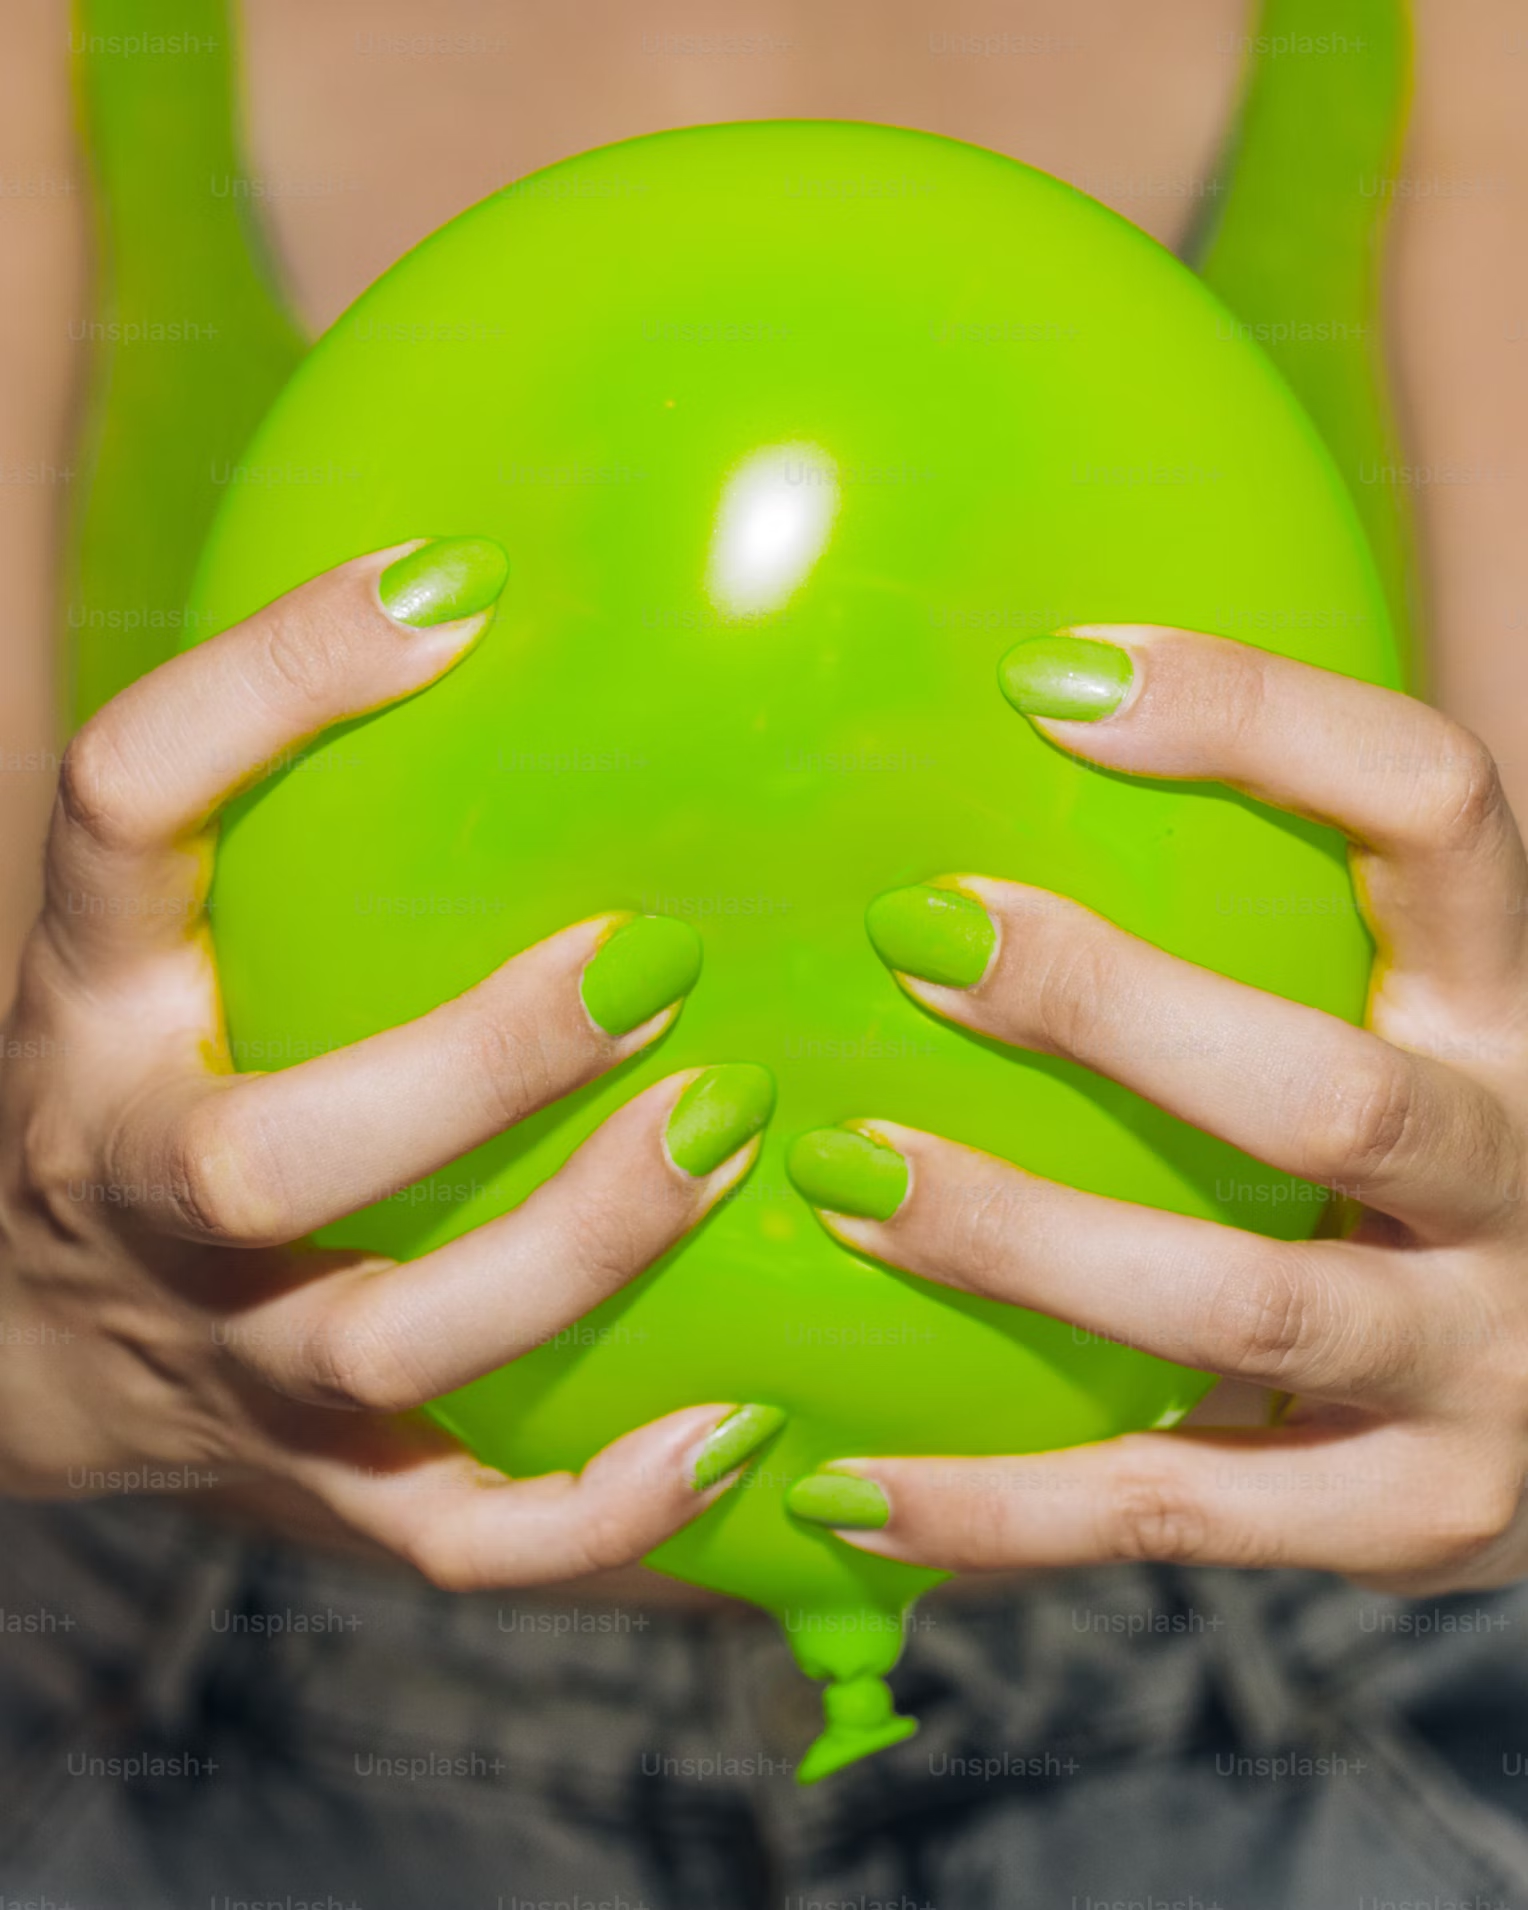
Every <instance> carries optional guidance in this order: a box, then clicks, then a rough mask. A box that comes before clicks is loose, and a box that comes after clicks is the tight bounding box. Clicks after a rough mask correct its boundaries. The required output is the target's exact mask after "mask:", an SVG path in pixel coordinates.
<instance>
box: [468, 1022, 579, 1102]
mask: <svg viewBox="0 0 1528 1910" xmlns="http://www.w3.org/2000/svg"><path fill="white" fill-rule="evenodd" d="M461 1046H462V1059H463V1062H464V1064H465V1067H466V1073H467V1079H468V1080H470V1081H472V1082H474V1083H475V1084H476V1090H477V1092H478V1094H479V1095H480V1096H481V1098H482V1104H483V1110H484V1113H485V1115H486V1117H487V1118H488V1119H489V1120H490V1121H491V1122H492V1123H493V1125H494V1126H495V1128H505V1127H510V1126H512V1125H513V1124H514V1123H515V1122H516V1121H520V1120H523V1119H524V1118H525V1116H526V1115H527V1114H529V1113H532V1112H534V1111H535V1109H537V1108H540V1107H544V1106H545V1105H546V1103H547V1102H548V1101H551V1100H555V1099H556V1097H557V1094H558V1092H559V1083H558V1080H557V1072H556V1065H555V1054H554V1049H553V1044H552V1043H551V1041H550V1040H549V1039H548V1036H547V1034H546V1032H545V1031H544V1030H538V1029H532V1030H527V1029H526V1028H524V1027H521V1026H516V1025H514V1024H513V1023H510V1022H507V1021H505V1020H504V1019H503V1018H502V1016H501V1015H498V1014H495V1013H494V1011H493V1010H492V1009H491V1008H489V1007H487V1006H476V1007H474V1009H473V1011H472V1012H471V1013H470V1015H469V1016H468V1017H467V1019H466V1023H465V1027H464V1030H463V1033H462V1040H461Z"/></svg>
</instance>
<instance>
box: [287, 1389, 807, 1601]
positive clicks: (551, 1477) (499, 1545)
mask: <svg viewBox="0 0 1528 1910" xmlns="http://www.w3.org/2000/svg"><path fill="white" fill-rule="evenodd" d="M736 1411H737V1409H736V1408H735V1407H732V1406H726V1405H707V1406H688V1407H685V1408H684V1409H683V1410H682V1411H680V1412H675V1413H670V1414H668V1415H667V1416H666V1417H665V1418H663V1419H657V1420H654V1421H653V1422H652V1423H651V1424H650V1425H646V1426H642V1427H639V1428H638V1429H637V1430H636V1431H635V1432H631V1433H627V1434H626V1435H625V1437H624V1438H621V1439H618V1440H616V1441H615V1442H614V1444H612V1445H609V1446H606V1447H605V1448H604V1450H603V1451H602V1452H599V1453H597V1454H596V1455H595V1457H594V1458H593V1459H591V1460H590V1462H589V1463H588V1465H586V1466H585V1467H584V1469H583V1471H582V1472H580V1473H577V1474H574V1473H568V1472H558V1473H550V1474H545V1475H542V1476H540V1477H537V1478H532V1479H507V1478H505V1477H504V1475H503V1474H502V1473H499V1472H496V1471H494V1470H493V1469H492V1468H491V1467H488V1466H481V1465H479V1464H478V1463H477V1462H476V1461H475V1460H474V1459H473V1458H472V1457H471V1456H470V1454H467V1453H464V1452H463V1451H462V1450H461V1448H460V1447H458V1446H457V1445H456V1444H455V1442H454V1441H447V1440H446V1439H445V1437H444V1435H441V1436H440V1437H438V1438H436V1437H433V1436H430V1435H429V1434H428V1433H427V1432H426V1431H425V1429H420V1430H419V1432H418V1434H417V1435H413V1434H411V1436H410V1437H409V1439H408V1441H407V1443H403V1442H402V1441H401V1440H400V1439H399V1437H398V1435H397V1433H396V1431H395V1429H394V1428H392V1427H386V1426H379V1425H377V1424H376V1423H374V1422H360V1421H350V1422H341V1423H340V1425H339V1426H338V1427H336V1428H335V1430H334V1432H333V1434H332V1435H331V1437H330V1440H329V1449H328V1450H323V1451H306V1452H299V1453H294V1454H293V1455H292V1458H291V1461H290V1464H289V1471H290V1475H291V1476H292V1477H293V1478H294V1479H295V1480H296V1481H297V1483H299V1484H300V1485H302V1486H303V1487H305V1488H306V1489H307V1490H308V1491H310V1492H312V1493H313V1494H314V1495H315V1497H317V1498H318V1499H319V1500H320V1501H321V1503H322V1504H323V1505H324V1506H325V1507H326V1508H327V1509H328V1510H329V1511H330V1512H332V1513H333V1514H334V1515H335V1516H336V1517H338V1518H339V1519H341V1520H342V1521H343V1522H344V1523H345V1524H346V1525H347V1526H349V1527H350V1528H351V1529H353V1530H354V1531H356V1532H358V1533H359V1534H361V1535H362V1536H363V1537H364V1538H366V1539H369V1540H371V1541H372V1542H374V1543H376V1544H379V1545H381V1546H383V1547H385V1548H386V1550H387V1551H389V1552H391V1553H392V1554H394V1555H395V1556H397V1557H399V1558H402V1559H404V1560H406V1561H407V1562H408V1563H410V1564H412V1565H413V1566H415V1567H416V1568H417V1569H418V1570H419V1571H421V1572H422V1573H423V1574H424V1575H425V1577H426V1578H428V1579H430V1580H432V1581H433V1583H435V1584H436V1585H439V1586H441V1587H442V1588H444V1589H445V1590H447V1591H457V1592H470V1591H486V1590H491V1589H492V1588H494V1587H496V1586H510V1585H547V1584H555V1583H558V1582H561V1581H564V1580H568V1579H575V1578H582V1577H585V1576H587V1575H588V1574H590V1573H594V1572H604V1571H612V1570H614V1569H616V1568H617V1567H619V1566H622V1565H633V1564H635V1563H636V1562H637V1561H638V1560H639V1559H641V1558H643V1557H644V1556H645V1555H646V1554H647V1553H648V1552H650V1551H652V1549H653V1548H654V1546H657V1545H660V1544H662V1542H663V1541H664V1540H665V1539H666V1538H669V1537H670V1536H671V1535H672V1534H673V1533H675V1532H677V1531H679V1530H680V1529H681V1528H682V1527H683V1526H686V1525H688V1524H689V1522H690V1521H691V1520H692V1519H695V1518H698V1517H699V1515H700V1514H701V1513H702V1512H704V1511H706V1510H707V1509H708V1508H709V1507H710V1506H712V1505H714V1504H715V1503H716V1501H717V1499H718V1498H720V1497H721V1496H722V1494H723V1493H725V1492H726V1491H727V1490H728V1489H729V1488H730V1487H731V1486H732V1485H734V1484H735V1483H736V1482H737V1479H738V1477H739V1476H740V1475H739V1469H740V1468H741V1467H743V1466H745V1465H746V1463H747V1461H748V1459H749V1458H750V1457H751V1456H752V1454H753V1452H755V1451H757V1450H758V1447H759V1445H760V1444H762V1439H755V1440H754V1442H753V1444H752V1445H751V1446H747V1445H745V1446H744V1449H743V1450H742V1451H740V1452H739V1451H737V1450H736V1446H737V1443H738V1442H737V1441H735V1440H734V1441H732V1446H733V1450H732V1451H728V1452H726V1453H724V1454H723V1460H724V1461H725V1460H732V1461H733V1462H734V1463H733V1464H732V1465H731V1468H730V1469H729V1471H728V1472H727V1473H725V1474H724V1475H723V1476H722V1478H721V1479H720V1480H718V1481H717V1482H716V1483H715V1484H712V1485H709V1486H705V1487H702V1488H700V1489H697V1486H696V1479H697V1468H702V1470H701V1471H700V1473H699V1476H700V1477H702V1478H704V1477H706V1476H708V1475H707V1472H706V1471H705V1470H704V1467H705V1465H706V1461H707V1457H708V1454H709V1453H711V1452H714V1451H715V1450H716V1449H717V1447H718V1446H719V1445H720V1443H721V1442H722V1441H723V1440H726V1439H727V1437H728V1433H729V1430H730V1429H729V1428H728V1424H727V1422H728V1421H729V1419H732V1417H733V1415H734V1414H735V1413H736ZM764 1423H765V1424H766V1425H768V1427H769V1430H770V1432H772V1431H773V1430H774V1429H775V1428H776V1427H778V1426H779V1425H780V1424H781V1423H782V1422H781V1415H779V1414H774V1415H772V1416H770V1417H768V1418H766V1419H765V1421H764ZM764 1436H766V1437H767V1436H768V1434H767V1433H766V1434H765V1435H764ZM713 1469H714V1468H713Z"/></svg>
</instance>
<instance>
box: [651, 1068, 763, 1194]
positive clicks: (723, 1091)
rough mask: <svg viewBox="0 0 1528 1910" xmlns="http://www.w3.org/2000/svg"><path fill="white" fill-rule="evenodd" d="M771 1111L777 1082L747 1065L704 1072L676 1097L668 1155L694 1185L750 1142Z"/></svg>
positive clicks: (668, 1135) (668, 1134) (668, 1137)
mask: <svg viewBox="0 0 1528 1910" xmlns="http://www.w3.org/2000/svg"><path fill="white" fill-rule="evenodd" d="M774 1111H775V1077H774V1076H773V1075H772V1074H771V1073H770V1072H769V1070H768V1068H760V1067H757V1066H756V1065H755V1064H754V1063H753V1062H751V1061H729V1062H725V1063H723V1065H722V1066H721V1067H719V1068H707V1069H706V1071H705V1073H704V1074H701V1075H697V1076H696V1078H695V1079H694V1080H693V1081H692V1082H691V1083H690V1085H689V1086H688V1087H687V1088H686V1089H685V1091H684V1093H683V1094H681V1095H680V1097H679V1099H678V1100H677V1101H676V1102H675V1104H674V1111H673V1113H672V1114H671V1115H670V1116H669V1118H668V1132H667V1139H668V1151H669V1153H670V1155H672V1157H673V1160H674V1164H675V1166H676V1167H682V1168H683V1169H684V1171H685V1173H687V1174H692V1175H694V1176H695V1178H696V1179H697V1180H698V1179H699V1178H700V1176H701V1175H702V1174H709V1173H710V1172H711V1171H712V1169H713V1168H717V1167H720V1166H721V1164H722V1162H723V1161H724V1160H726V1159H727V1157H728V1156H729V1155H731V1154H735V1153H736V1152H737V1151H738V1149H739V1148H740V1147H741V1146H742V1145H743V1143H744V1141H748V1140H752V1138H753V1136H754V1135H755V1134H757V1133H758V1131H759V1129H760V1128H761V1127H763V1125H764V1123H765V1122H766V1121H767V1120H768V1119H769V1117H770V1115H771V1114H773V1113H774Z"/></svg>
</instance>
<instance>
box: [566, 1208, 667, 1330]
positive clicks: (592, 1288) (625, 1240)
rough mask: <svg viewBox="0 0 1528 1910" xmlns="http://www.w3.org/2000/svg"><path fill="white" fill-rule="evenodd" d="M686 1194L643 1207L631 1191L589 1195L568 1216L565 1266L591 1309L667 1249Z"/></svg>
mask: <svg viewBox="0 0 1528 1910" xmlns="http://www.w3.org/2000/svg"><path fill="white" fill-rule="evenodd" d="M683 1199H684V1196H683V1194H681V1193H678V1192H677V1190H674V1191H672V1192H670V1191H668V1190H665V1196H660V1197H659V1198H658V1200H656V1201H648V1202H644V1201H642V1200H641V1199H640V1197H639V1196H636V1195H635V1194H634V1191H633V1190H632V1189H631V1188H630V1187H629V1186H628V1187H625V1188H620V1187H616V1188H610V1189H606V1190H603V1191H601V1192H598V1193H594V1192H592V1191H590V1192H585V1194H584V1195H583V1197H582V1198H580V1199H579V1200H578V1202H577V1204H576V1205H575V1206H574V1207H573V1208H572V1209H571V1210H570V1212H569V1214H568V1217H567V1221H566V1227H565V1232H564V1239H565V1241H566V1250H567V1261H568V1265H569V1268H570V1271H571V1273H572V1275H573V1277H574V1279H575V1280H576V1281H577V1282H578V1283H579V1285H580V1287H581V1288H582V1289H583V1292H584V1298H585V1301H586V1303H587V1305H589V1306H594V1305H597V1304H598V1302H599V1301H601V1300H603V1299H605V1298H606V1297H607V1296H608V1295H609V1294H611V1293H613V1292H614V1291H615V1290H616V1289H617V1288H619V1287H622V1286H624V1285H625V1284H626V1282H627V1281H628V1280H630V1279H632V1278H633V1277H634V1276H635V1275H636V1274H638V1273H640V1272H641V1271H642V1269H643V1268H644V1267H645V1266H646V1265H647V1264H648V1262H649V1261H650V1260H652V1259H654V1258H655V1257H656V1256H657V1255H658V1253H660V1252H661V1251H662V1250H663V1248H664V1246H665V1245H667V1243H668V1241H669V1239H670V1237H671V1235H672V1233H673V1231H674V1226H673V1223H674V1221H675V1220H677V1219H678V1218H679V1217H680V1213H681V1209H680V1208H679V1207H677V1206H676V1205H675V1204H674V1203H675V1202H676V1201H677V1202H682V1201H683Z"/></svg>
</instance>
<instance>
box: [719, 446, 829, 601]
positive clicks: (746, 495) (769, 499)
mask: <svg viewBox="0 0 1528 1910" xmlns="http://www.w3.org/2000/svg"><path fill="white" fill-rule="evenodd" d="M838 503H839V484H838V468H837V466H836V465H835V464H834V462H833V460H832V459H831V458H830V457H829V456H828V454H827V452H826V451H823V450H820V449H819V448H818V447H817V446H816V445H814V444H771V445H766V446H765V447H764V448H763V449H762V450H759V451H754V452H751V453H750V454H749V456H748V457H746V458H745V459H744V460H743V462H742V463H741V464H740V465H739V466H738V467H737V469H736V470H735V471H734V472H733V473H732V475H731V477H729V478H728V480H727V483H726V486H725V488H724V489H723V491H722V496H721V502H720V504H719V505H718V506H717V512H716V529H715V532H714V534H713V536H712V540H711V559H710V563H709V565H708V567H707V572H706V592H707V594H708V595H709V597H710V599H711V601H712V603H713V604H714V605H715V606H716V608H717V609H718V610H720V611H722V612H724V613H725V614H726V615H728V616H734V617H758V616H763V615H765V614H766V613H767V612H769V611H771V610H778V609H779V608H780V606H781V605H782V604H783V603H784V602H785V601H786V600H787V598H789V597H790V596H791V595H792V594H793V593H794V592H795V591H796V590H797V589H798V588H799V587H800V585H801V584H802V583H803V582H804V580H805V578H806V576H807V573H808V572H809V571H810V570H811V568H812V566H813V564H815V563H816V562H817V560H818V558H819V557H820V556H821V555H822V553H823V551H824V549H825V548H826V547H827V542H828V535H829V533H830V532H831V530H832V528H833V520H834V518H835V517H836V516H837V515H838Z"/></svg>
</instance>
